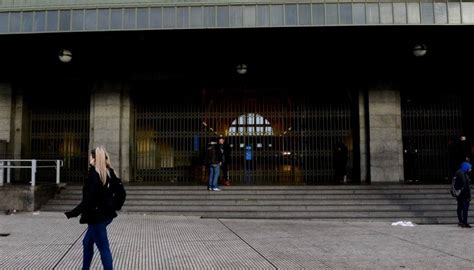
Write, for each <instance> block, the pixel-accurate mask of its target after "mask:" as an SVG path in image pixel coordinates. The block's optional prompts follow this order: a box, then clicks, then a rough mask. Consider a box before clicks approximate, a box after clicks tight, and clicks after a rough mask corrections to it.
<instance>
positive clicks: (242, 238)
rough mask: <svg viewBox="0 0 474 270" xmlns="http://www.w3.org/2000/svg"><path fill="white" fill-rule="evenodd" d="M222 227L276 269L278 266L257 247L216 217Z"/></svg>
mask: <svg viewBox="0 0 474 270" xmlns="http://www.w3.org/2000/svg"><path fill="white" fill-rule="evenodd" d="M217 220H218V221H219V222H220V223H221V224H222V225H223V226H224V227H226V228H227V229H228V230H229V231H231V232H232V233H233V234H234V235H235V236H237V237H238V238H239V239H240V240H242V242H244V243H245V244H247V246H249V247H250V248H251V249H253V250H254V251H255V252H256V253H257V254H258V255H260V256H261V257H262V258H263V259H265V261H267V262H268V263H269V264H270V265H271V266H273V268H275V269H278V267H277V266H276V265H274V264H273V263H272V262H271V261H270V260H269V259H267V258H266V257H265V256H263V254H262V253H260V252H259V251H258V250H257V249H255V248H254V247H253V246H252V245H250V244H249V243H248V242H247V241H245V240H244V239H243V238H242V237H240V235H238V234H237V233H236V232H234V231H233V230H232V229H231V228H229V227H228V226H227V225H226V224H225V223H224V222H222V220H221V219H219V218H218V219H217Z"/></svg>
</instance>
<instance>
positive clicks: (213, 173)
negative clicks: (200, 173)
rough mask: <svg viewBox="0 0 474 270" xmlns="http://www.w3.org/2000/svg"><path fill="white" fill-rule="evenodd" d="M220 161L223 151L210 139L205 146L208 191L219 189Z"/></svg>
mask: <svg viewBox="0 0 474 270" xmlns="http://www.w3.org/2000/svg"><path fill="white" fill-rule="evenodd" d="M222 161H223V151H221V147H220V146H219V145H218V144H217V143H216V142H215V141H212V142H211V143H210V144H209V146H208V147H207V163H208V166H209V181H208V185H207V189H208V190H209V191H221V189H220V188H219V186H218V180H219V174H220V169H221V165H222Z"/></svg>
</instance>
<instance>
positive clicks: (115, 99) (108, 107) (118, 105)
mask: <svg viewBox="0 0 474 270" xmlns="http://www.w3.org/2000/svg"><path fill="white" fill-rule="evenodd" d="M129 141H130V96H129V94H128V90H126V89H125V86H124V85H123V84H122V83H109V82H104V83H100V84H98V85H97V87H96V89H95V91H94V93H93V94H92V96H91V133H90V142H89V146H90V147H89V148H90V149H92V148H95V147H97V146H99V145H103V146H105V147H106V149H107V151H108V152H109V154H110V158H111V161H112V165H113V166H114V168H115V170H116V172H117V173H118V175H119V177H121V178H122V180H123V181H129V175H130V173H129V170H130V165H129V164H130V151H129V149H130V147H129V145H130V143H129Z"/></svg>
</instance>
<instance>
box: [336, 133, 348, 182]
mask: <svg viewBox="0 0 474 270" xmlns="http://www.w3.org/2000/svg"><path fill="white" fill-rule="evenodd" d="M348 154H349V151H348V149H347V146H346V145H345V144H344V143H343V142H342V141H339V142H338V143H336V145H335V147H334V156H333V166H334V181H335V183H336V184H338V183H344V179H345V177H346V174H347V170H346V166H347V160H348V159H349V155H348Z"/></svg>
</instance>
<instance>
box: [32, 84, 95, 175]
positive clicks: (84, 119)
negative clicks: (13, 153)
mask: <svg viewBox="0 0 474 270" xmlns="http://www.w3.org/2000/svg"><path fill="white" fill-rule="evenodd" d="M65 91H67V90H65ZM65 94H68V96H65ZM28 98H29V108H30V113H29V128H30V136H29V151H30V154H29V157H30V158H34V159H62V160H63V161H64V167H63V168H61V181H65V182H78V183H82V181H83V180H84V178H85V177H86V176H87V166H88V148H89V132H90V96H89V92H88V91H87V92H86V93H84V91H83V90H82V91H79V90H78V91H72V90H71V92H67V93H64V92H62V93H50V94H42V95H38V94H36V95H35V94H31V95H30V96H29V97H28ZM37 179H38V180H39V181H54V179H55V171H54V170H53V169H40V170H38V171H37Z"/></svg>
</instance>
